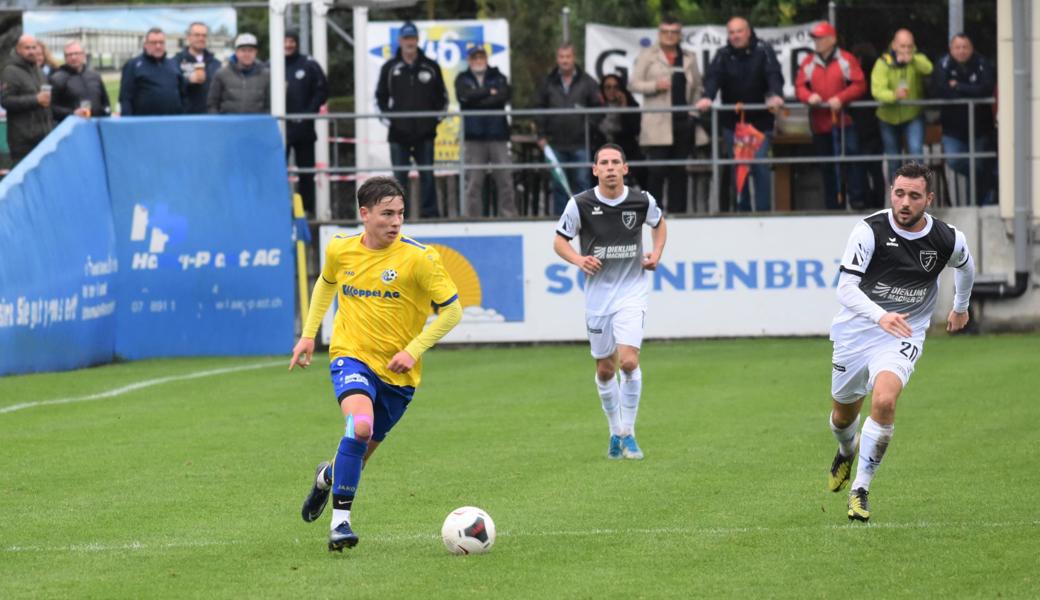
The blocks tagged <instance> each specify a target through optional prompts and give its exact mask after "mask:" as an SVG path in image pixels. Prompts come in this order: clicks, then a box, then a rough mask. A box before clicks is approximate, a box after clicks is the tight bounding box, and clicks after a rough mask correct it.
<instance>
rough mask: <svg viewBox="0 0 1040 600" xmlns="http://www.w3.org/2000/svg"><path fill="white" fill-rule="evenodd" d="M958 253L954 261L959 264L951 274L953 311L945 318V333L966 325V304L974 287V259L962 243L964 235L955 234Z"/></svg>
mask: <svg viewBox="0 0 1040 600" xmlns="http://www.w3.org/2000/svg"><path fill="white" fill-rule="evenodd" d="M957 236H958V240H957V242H958V243H959V245H961V244H962V246H961V247H959V248H957V250H958V251H959V252H958V251H955V252H954V259H951V260H957V259H959V264H955V265H954V269H955V270H954V272H953V310H951V311H950V314H949V316H947V317H946V331H949V332H950V333H953V332H955V331H960V330H961V329H964V327H965V326H966V325H967V324H968V320H969V317H968V303H969V302H970V301H971V288H972V287H973V286H974V285H975V259H973V258H972V257H971V253H970V252H968V246H967V243H966V242H964V240H963V236H964V234H963V233H961V232H960V231H958V232H957Z"/></svg>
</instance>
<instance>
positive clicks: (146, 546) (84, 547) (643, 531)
mask: <svg viewBox="0 0 1040 600" xmlns="http://www.w3.org/2000/svg"><path fill="white" fill-rule="evenodd" d="M1038 526H1040V521H1017V522H1016V521H1007V522H1003V523H956V522H954V523H929V522H926V521H921V522H917V523H870V524H862V523H853V524H849V525H844V524H842V525H812V526H804V527H657V528H631V529H584V530H566V531H522V530H515V531H500V532H498V535H499V536H501V537H511V538H523V537H596V536H616V535H627V536H631V535H654V536H656V535H662V534H664V535H674V534H680V535H691V534H693V535H733V534H741V533H782V532H790V531H812V530H842V531H865V530H871V529H935V530H944V529H946V530H954V529H1007V528H1023V527H1038ZM316 539H317V538H316ZM364 539H365V540H371V541H375V542H384V543H393V542H414V541H423V540H429V541H434V540H438V539H440V536H439V535H438V534H436V533H433V532H424V533H384V534H378V533H377V534H373V535H366V536H364ZM245 543H247V542H246V541H245V540H188V541H171V542H155V543H145V542H140V541H136V540H135V541H132V542H126V543H122V544H119V543H116V544H102V543H97V542H91V543H85V544H70V545H67V546H17V545H15V546H7V547H4V548H0V552H5V553H27V552H70V553H71V552H121V551H126V550H134V551H138V550H166V549H175V548H207V547H217V546H234V545H238V544H245ZM250 543H255V540H254V542H250ZM292 543H293V544H294V545H297V546H298V545H301V544H304V543H310V542H309V541H301V540H300V539H296V540H293V541H292ZM314 543H316V544H317V543H318V542H317V541H315V542H314ZM318 545H320V544H318Z"/></svg>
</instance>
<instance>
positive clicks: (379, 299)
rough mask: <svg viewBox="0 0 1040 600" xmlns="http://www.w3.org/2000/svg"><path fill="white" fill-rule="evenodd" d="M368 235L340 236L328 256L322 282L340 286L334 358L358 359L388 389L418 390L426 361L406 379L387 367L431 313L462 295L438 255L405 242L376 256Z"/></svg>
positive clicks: (398, 241) (405, 375) (412, 241)
mask: <svg viewBox="0 0 1040 600" xmlns="http://www.w3.org/2000/svg"><path fill="white" fill-rule="evenodd" d="M363 235H364V234H357V235H351V236H347V235H338V236H336V237H335V238H333V240H332V241H331V242H329V245H328V247H327V248H326V250H325V267H324V268H323V269H322V272H321V277H322V279H324V280H325V281H326V282H328V283H335V284H336V288H337V293H336V298H337V300H338V303H339V306H338V309H337V310H336V318H335V326H334V328H333V330H332V343H331V345H330V347H329V355H330V358H331V359H332V360H335V359H337V358H340V357H352V358H356V359H358V360H360V361H362V362H364V363H365V364H366V365H368V367H369V368H370V369H371V370H372V371H373V372H374V373H375V374H376V375H378V376H379V377H380V378H381V379H382V380H383V381H384V382H386V383H389V384H391V385H397V386H413V387H416V386H418V385H419V380H420V378H421V377H422V359H421V358H420V359H419V360H418V361H416V363H415V367H413V368H412V369H411V370H409V371H407V372H405V373H393V372H391V371H390V370H389V369H387V368H386V366H387V364H388V363H389V362H390V359H391V358H393V356H394V355H395V354H397V353H398V352H399V351H401V350H403V349H404V347H405V346H407V345H408V343H409V342H411V341H412V339H414V338H415V337H416V336H417V335H419V333H420V332H422V329H423V326H424V325H425V324H426V319H427V317H429V315H430V314H431V313H432V311H433V308H432V307H433V306H434V305H436V306H445V305H448V304H450V303H452V302H454V301H456V300H457V298H458V290H457V288H456V287H455V283H454V282H453V281H452V280H451V277H450V276H449V275H448V272H447V270H445V268H444V263H443V262H442V261H441V256H440V254H439V253H438V252H437V250H436V249H434V248H432V247H430V246H426V245H423V244H420V243H418V242H416V241H415V240H412V239H410V238H407V237H404V236H402V237H400V238H399V239H398V240H397V241H395V242H394V243H392V244H390V246H388V247H387V248H384V249H382V250H372V249H370V248H367V247H366V246H365V245H364V244H362V243H361V238H362V236H363Z"/></svg>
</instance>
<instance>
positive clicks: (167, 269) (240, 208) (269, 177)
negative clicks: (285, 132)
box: [99, 116, 294, 359]
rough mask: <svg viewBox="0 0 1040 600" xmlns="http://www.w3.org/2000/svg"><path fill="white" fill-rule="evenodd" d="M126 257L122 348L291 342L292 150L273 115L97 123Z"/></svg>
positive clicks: (262, 350)
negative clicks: (287, 154)
mask: <svg viewBox="0 0 1040 600" xmlns="http://www.w3.org/2000/svg"><path fill="white" fill-rule="evenodd" d="M99 127H100V132H101V140H102V144H103V146H104V149H105V165H106V168H107V172H108V181H109V193H110V197H111V203H112V219H113V223H114V227H115V237H116V247H117V255H118V259H119V264H120V266H121V269H120V272H119V284H118V286H117V287H118V303H117V309H116V354H117V355H119V356H122V357H126V358H131V359H137V358H146V357H152V356H176V355H240V354H274V353H282V352H286V351H287V349H288V348H291V347H292V337H293V326H294V323H293V318H294V317H293V314H294V310H293V309H294V295H293V292H294V288H293V269H294V261H293V260H292V254H291V251H292V250H291V228H292V224H291V219H290V217H291V212H290V208H291V204H290V202H289V198H290V195H289V188H288V182H287V180H286V177H285V172H286V166H285V155H284V151H283V149H282V141H281V135H280V134H279V131H278V127H277V124H276V122H275V120H274V119H272V118H271V117H269V116H219V117H217V116H213V117H182V118H171V117H154V118H148V117H145V118H133V119H112V120H103V121H100V122H99Z"/></svg>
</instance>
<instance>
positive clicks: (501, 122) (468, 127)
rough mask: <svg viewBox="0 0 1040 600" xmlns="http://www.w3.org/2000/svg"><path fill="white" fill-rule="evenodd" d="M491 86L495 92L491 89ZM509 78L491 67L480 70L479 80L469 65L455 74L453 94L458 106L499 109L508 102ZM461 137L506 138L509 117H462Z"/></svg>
mask: <svg viewBox="0 0 1040 600" xmlns="http://www.w3.org/2000/svg"><path fill="white" fill-rule="evenodd" d="M491 90H495V93H493V94H492V93H491ZM509 93H510V92H509V82H508V81H507V80H506V76H505V75H503V74H502V72H501V71H499V70H498V69H497V68H495V67H488V68H487V71H484V81H483V83H481V82H480V80H478V79H477V76H476V75H475V74H474V73H473V70H472V69H466V70H465V71H463V72H461V73H459V74H458V75H457V76H456V77H455V97H456V98H458V99H459V107H460V108H461V109H462V110H502V109H504V108H505V107H506V104H507V103H508V102H509ZM464 125H465V139H467V140H471V141H479V142H489V141H505V140H508V139H509V121H507V120H506V117H505V116H504V115H499V116H491V115H487V116H472V117H466V118H465V123H464Z"/></svg>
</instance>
